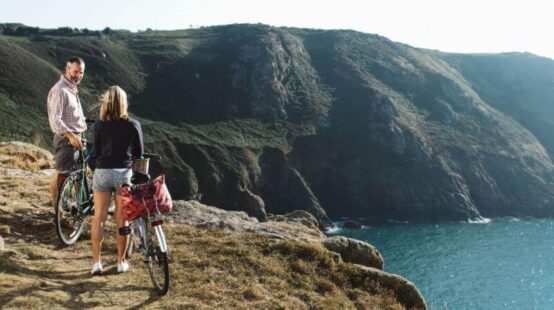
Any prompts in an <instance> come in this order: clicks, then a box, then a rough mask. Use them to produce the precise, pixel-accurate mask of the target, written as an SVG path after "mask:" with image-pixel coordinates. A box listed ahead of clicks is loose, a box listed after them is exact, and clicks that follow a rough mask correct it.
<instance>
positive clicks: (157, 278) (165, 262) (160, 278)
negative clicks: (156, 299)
mask: <svg viewBox="0 0 554 310" xmlns="http://www.w3.org/2000/svg"><path fill="white" fill-rule="evenodd" d="M148 226H149V223H148V221H147V223H146V225H145V227H146V234H147V236H148V238H147V240H148V245H147V251H146V253H147V263H146V264H147V266H148V272H149V273H150V278H151V279H152V283H153V284H154V287H155V288H156V291H157V292H158V294H160V295H165V294H167V291H168V290H169V258H168V255H167V252H162V251H161V247H160V246H161V244H160V242H163V241H161V240H158V238H157V234H155V233H153V232H152V229H151V227H148ZM159 228H160V229H161V227H159Z"/></svg>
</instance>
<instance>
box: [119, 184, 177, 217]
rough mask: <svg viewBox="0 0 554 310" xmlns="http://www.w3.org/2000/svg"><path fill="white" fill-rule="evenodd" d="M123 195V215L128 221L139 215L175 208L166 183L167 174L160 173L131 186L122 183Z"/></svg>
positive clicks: (164, 211) (145, 215)
mask: <svg viewBox="0 0 554 310" xmlns="http://www.w3.org/2000/svg"><path fill="white" fill-rule="evenodd" d="M120 192H121V197H122V208H123V217H124V218H125V220H127V221H133V220H135V219H136V218H138V217H147V216H148V215H149V214H157V212H158V210H159V211H160V213H168V212H171V210H173V201H172V200H171V195H170V194H169V191H168V190H167V186H166V185H165V175H163V174H162V175H160V176H159V177H157V178H155V179H154V180H152V181H150V182H147V183H144V184H139V185H133V186H130V185H129V184H122V185H121V187H120Z"/></svg>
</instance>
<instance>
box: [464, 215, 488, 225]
mask: <svg viewBox="0 0 554 310" xmlns="http://www.w3.org/2000/svg"><path fill="white" fill-rule="evenodd" d="M467 222H468V223H469V224H488V223H490V222H491V219H490V218H486V217H482V216H480V217H478V218H476V219H468V220H467Z"/></svg>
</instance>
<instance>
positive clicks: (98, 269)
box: [90, 262, 103, 276]
mask: <svg viewBox="0 0 554 310" xmlns="http://www.w3.org/2000/svg"><path fill="white" fill-rule="evenodd" d="M102 272H103V271H102V263H101V262H96V263H94V265H92V270H91V271H90V274H92V275H93V276H99V275H101V274H102Z"/></svg>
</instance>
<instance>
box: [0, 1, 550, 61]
mask: <svg viewBox="0 0 554 310" xmlns="http://www.w3.org/2000/svg"><path fill="white" fill-rule="evenodd" d="M550 6H551V5H550V4H549V3H548V2H546V1H538V0H530V1H526V2H522V1H509V2H505V1H498V0H493V1H487V2H482V1H477V0H467V1H450V2H448V3H446V2H445V1H440V0H422V1H418V2H413V1H406V0H391V1H386V2H375V1H357V0H344V1H341V2H340V3H339V2H319V1H313V0H308V1H292V0H283V1H279V2H271V1H254V0H237V1H233V2H226V1H222V0H207V1H190V0H184V1H179V0H158V1H156V2H150V1H146V0H136V1H130V0H124V1H117V2H115V3H111V2H109V1H107V0H98V1H95V2H94V3H92V2H87V1H71V2H69V1H64V0H50V1H44V2H40V3H37V2H35V1H31V0H19V1H16V0H0V7H1V10H0V22H1V23H22V24H25V25H28V26H33V27H40V28H59V27H71V28H88V29H91V30H101V29H104V28H105V27H110V28H112V29H125V30H130V31H133V32H136V31H139V30H146V29H147V28H151V29H156V30H179V29H188V28H191V27H192V28H197V27H200V26H218V25H227V24H242V23H251V24H256V23H262V24H267V25H271V26H276V27H296V28H311V29H348V30H355V31H360V32H365V33H372V34H378V35H381V36H384V37H387V38H389V39H391V40H393V41H396V42H401V43H405V44H409V45H411V46H415V47H419V48H426V49H433V50H440V51H444V52H453V53H502V52H530V53H533V54H536V55H540V56H545V57H549V58H553V59H554V44H552V43H551V42H550V41H549V40H548V39H549V34H550V33H549V32H550V29H552V27H553V26H554V20H552V19H551V18H550V17H549V12H551V11H552V10H551V8H550ZM30 7H31V8H33V9H32V10H30V9H29V8H30ZM64 8H65V9H64Z"/></svg>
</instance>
